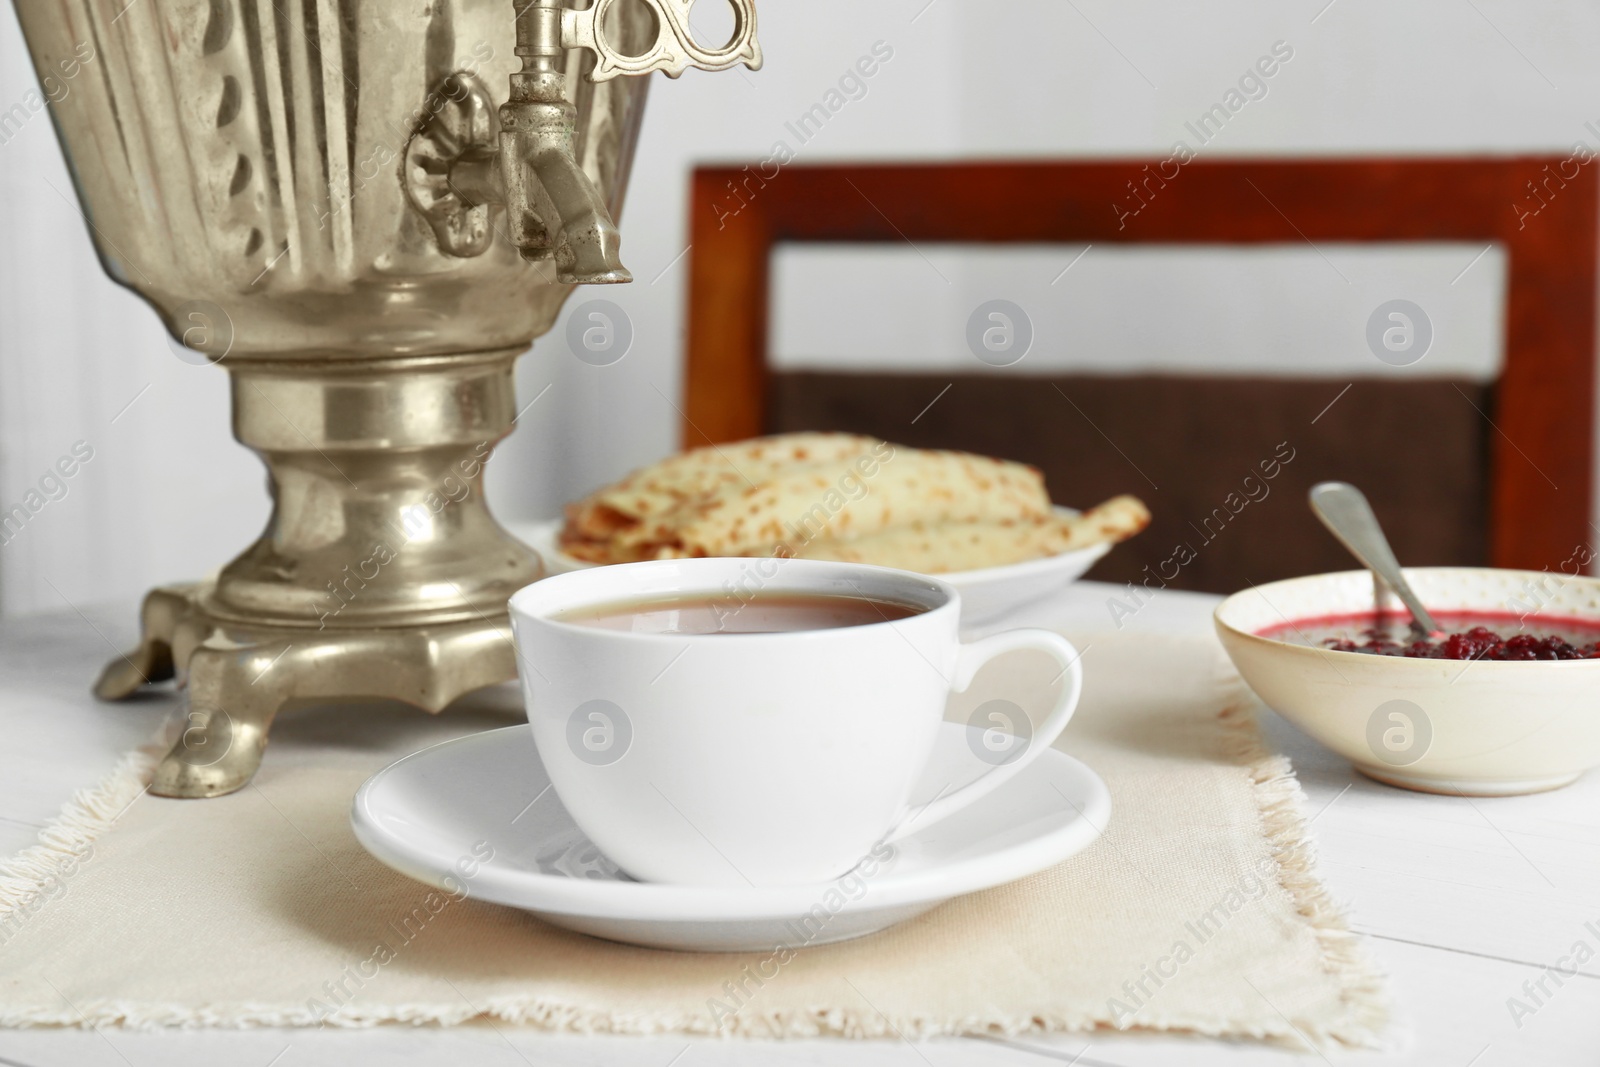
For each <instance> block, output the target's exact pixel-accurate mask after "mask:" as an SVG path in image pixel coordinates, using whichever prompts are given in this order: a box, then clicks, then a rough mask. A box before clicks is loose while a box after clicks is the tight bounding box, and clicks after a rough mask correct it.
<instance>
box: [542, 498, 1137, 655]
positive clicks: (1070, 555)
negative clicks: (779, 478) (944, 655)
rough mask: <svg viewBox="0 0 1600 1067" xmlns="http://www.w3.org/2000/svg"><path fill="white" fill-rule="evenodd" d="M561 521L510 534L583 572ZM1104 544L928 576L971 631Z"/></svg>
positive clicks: (1031, 599) (1093, 557)
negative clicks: (951, 596)
mask: <svg viewBox="0 0 1600 1067" xmlns="http://www.w3.org/2000/svg"><path fill="white" fill-rule="evenodd" d="M1054 511H1055V513H1056V514H1057V515H1060V516H1062V517H1064V518H1071V517H1072V516H1074V515H1077V514H1078V512H1077V511H1076V510H1075V509H1073V508H1062V507H1058V508H1055V509H1054ZM562 525H563V520H561V519H549V520H546V521H544V522H535V523H514V524H512V525H511V532H512V533H514V534H516V535H517V536H518V537H520V538H522V539H523V540H524V541H526V542H527V543H528V544H529V546H531V547H532V548H534V549H535V550H537V551H538V553H539V555H540V556H542V557H544V562H545V565H546V566H547V567H548V568H549V569H550V573H551V574H565V573H566V572H567V571H576V570H583V569H584V568H586V567H595V566H598V564H595V563H589V562H586V561H585V560H581V559H575V558H573V557H572V556H569V555H567V554H566V553H565V552H563V551H561V527H562ZM1111 548H1112V546H1111V543H1110V542H1102V543H1100V544H1097V545H1088V546H1087V547H1084V548H1077V549H1073V550H1072V551H1071V552H1062V553H1060V554H1058V555H1054V556H1044V557H1042V558H1040V559H1029V560H1023V561H1022V562H1021V563H1008V564H1006V565H1005V566H1003V567H984V568H982V569H981V570H974V571H952V572H950V573H947V574H936V575H934V577H936V578H939V579H941V580H943V581H946V582H949V583H950V584H951V585H953V586H955V587H956V589H957V590H958V591H960V593H961V625H962V628H963V629H969V630H970V629H973V628H975V627H980V626H985V625H987V624H989V623H991V622H995V621H996V620H998V619H999V618H1000V617H1001V616H1003V615H1005V614H1006V613H1008V612H1010V611H1014V610H1017V609H1019V608H1024V607H1027V606H1028V605H1030V604H1035V603H1037V602H1039V601H1041V600H1044V599H1045V598H1047V597H1051V596H1054V595H1055V594H1056V593H1059V592H1060V591H1061V590H1062V589H1065V588H1066V587H1067V586H1068V585H1070V584H1071V583H1073V582H1075V581H1077V580H1078V579H1079V578H1081V577H1083V574H1084V572H1085V571H1087V570H1088V569H1089V568H1090V567H1092V566H1094V565H1095V563H1096V562H1098V561H1099V559H1100V557H1101V556H1103V555H1105V554H1106V553H1107V552H1109V551H1111Z"/></svg>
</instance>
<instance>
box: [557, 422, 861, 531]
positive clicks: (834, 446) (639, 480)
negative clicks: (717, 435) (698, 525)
mask: <svg viewBox="0 0 1600 1067" xmlns="http://www.w3.org/2000/svg"><path fill="white" fill-rule="evenodd" d="M878 443H879V442H878V441H877V439H875V438H872V437H864V436H861V435H859V434H846V433H792V434H782V435H779V436H775V437H756V438H752V439H751V440H748V441H738V442H734V443H732V444H726V445H715V446H712V447H709V448H696V449H693V450H691V451H688V452H683V453H680V454H679V455H676V456H671V457H669V458H667V459H664V460H662V461H661V462H659V463H653V464H651V465H650V466H648V467H643V468H641V469H639V470H637V471H634V472H633V473H632V474H630V475H628V476H627V477H626V478H624V479H623V480H622V481H620V482H617V483H616V484H615V485H610V486H607V487H605V488H604V489H601V490H599V491H597V492H595V493H593V494H592V495H590V496H588V497H585V498H584V499H583V500H580V501H577V502H576V503H574V504H570V505H568V507H567V522H566V528H565V529H564V530H563V532H562V539H563V542H564V543H566V544H568V545H569V546H570V545H576V544H580V543H582V542H595V541H599V542H605V541H609V540H610V539H611V538H612V537H614V536H616V535H617V534H618V533H620V532H621V531H624V530H628V529H630V528H632V527H635V526H638V525H639V524H640V523H642V522H644V521H646V520H648V519H652V518H657V517H659V516H662V515H665V514H667V513H669V512H674V511H677V510H679V509H681V508H683V507H684V506H686V505H691V504H693V505H698V506H707V505H709V504H711V503H713V502H715V500H716V499H717V498H718V497H719V495H720V494H723V493H725V492H733V491H737V490H739V489H744V488H748V487H749V486H752V485H758V484H760V483H762V482H765V481H767V480H769V479H771V478H772V477H773V476H774V475H776V474H778V473H779V472H781V471H785V470H789V471H792V470H795V469H797V468H800V467H806V466H813V465H827V464H837V463H839V462H842V461H846V460H850V459H853V458H855V457H857V456H860V455H862V454H863V453H866V452H870V451H871V450H872V448H873V446H874V445H877V444H878ZM657 529H660V527H659V525H658V527H657ZM640 539H641V538H637V537H636V538H635V540H640Z"/></svg>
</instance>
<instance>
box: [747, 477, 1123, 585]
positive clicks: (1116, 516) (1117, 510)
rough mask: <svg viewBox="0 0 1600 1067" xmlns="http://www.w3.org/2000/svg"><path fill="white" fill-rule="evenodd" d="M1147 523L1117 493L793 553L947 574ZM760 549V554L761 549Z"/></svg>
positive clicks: (1113, 535)
mask: <svg viewBox="0 0 1600 1067" xmlns="http://www.w3.org/2000/svg"><path fill="white" fill-rule="evenodd" d="M1149 524H1150V512H1149V510H1148V509H1146V508H1145V506H1144V504H1143V503H1141V502H1140V501H1139V500H1138V499H1136V498H1134V497H1131V496H1119V497H1115V498H1113V499H1111V500H1108V501H1106V502H1105V503H1104V504H1101V505H1100V506H1098V507H1096V508H1093V509H1091V510H1090V511H1087V512H1085V513H1083V514H1082V515H1075V516H1062V515H1050V516H1048V517H1045V518H1030V519H1023V520H1021V521H1004V522H953V523H942V524H937V525H929V524H926V523H914V524H911V525H909V526H897V527H894V528H892V529H889V530H885V531H883V532H882V533H877V534H872V535H870V536H867V537H858V538H854V539H851V540H831V539H824V540H817V541H812V542H810V543H809V544H807V545H805V546H804V547H803V548H802V549H800V551H799V552H797V553H796V554H797V555H799V556H800V557H801V558H804V559H828V560H839V561H842V562H845V563H872V564H877V565H878V566H883V567H899V568H901V569H903V570H911V571H919V572H921V573H923V574H950V573H953V572H956V571H970V570H981V569H983V568H985V567H1001V566H1005V565H1006V564H1009V563H1021V562H1024V561H1026V560H1030V559H1041V558H1043V557H1045V556H1054V555H1059V554H1060V553H1063V552H1070V551H1072V550H1074V549H1079V548H1086V547H1088V546H1089V545H1094V544H1100V543H1101V542H1106V541H1109V542H1117V541H1123V540H1126V539H1127V538H1129V537H1132V536H1133V535H1134V534H1136V533H1138V532H1139V531H1140V530H1143V529H1144V528H1145V527H1146V526H1148V525H1149ZM763 554H765V553H763Z"/></svg>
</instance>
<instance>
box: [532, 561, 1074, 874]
mask: <svg viewBox="0 0 1600 1067" xmlns="http://www.w3.org/2000/svg"><path fill="white" fill-rule="evenodd" d="M774 593H776V594H802V595H803V594H813V595H815V594H823V595H835V596H850V597H865V598H870V599H873V600H879V601H889V602H892V603H897V604H903V605H909V606H912V607H914V608H916V609H918V613H917V614H914V615H911V616H910V617H908V618H904V619H900V620H898V621H893V622H878V623H868V624H865V625H860V626H844V627H835V628H831V629H813V630H797V631H787V632H782V633H743V634H740V633H733V634H694V635H684V634H660V633H641V632H631V631H624V630H615V629H602V628H600V627H596V626H585V625H579V624H576V623H572V622H562V621H559V620H557V619H554V618H552V616H554V615H559V614H561V613H564V612H571V611H574V610H578V609H585V608H595V607H603V606H605V605H609V604H616V603H619V602H626V601H630V600H641V599H656V598H670V597H677V596H687V597H695V596H700V597H713V598H721V599H720V603H721V604H724V605H726V606H727V608H728V609H729V610H735V609H737V608H738V607H739V605H740V604H741V603H742V602H744V601H745V600H747V599H748V598H749V597H750V596H753V595H761V594H774ZM960 614H961V599H960V596H959V594H957V593H956V591H955V590H954V589H953V588H951V587H950V586H949V585H947V584H946V583H944V582H941V581H937V580H935V579H932V578H928V577H926V576H924V575H919V574H913V573H910V572H908V571H898V570H891V569H888V568H885V567H868V566H863V565H860V564H851V563H831V562H824V561H818V560H780V559H689V560H661V561H656V562H649V563H632V564H620V565H616V566H610V567H597V568H594V569H592V570H582V571H573V572H570V573H567V574H560V575H556V576H554V577H551V578H546V579H545V580H544V581H541V582H537V583H535V584H533V585H530V586H528V587H526V588H524V589H522V590H520V591H518V592H517V594H516V595H515V596H513V597H512V598H511V622H512V627H513V628H514V630H515V632H516V642H517V650H518V656H519V663H518V668H519V671H520V674H521V677H522V684H523V691H524V694H525V696H526V699H527V705H528V719H529V721H530V722H531V723H532V725H533V735H534V740H535V742H536V744H537V745H538V749H539V755H540V758H541V759H542V760H543V762H544V767H545V770H546V771H547V772H548V773H549V775H550V781H551V783H552V784H553V785H554V786H555V791H556V794H557V795H558V796H559V797H560V800H561V803H562V804H564V805H565V806H566V808H567V811H568V812H569V813H570V814H571V815H572V818H573V820H574V821H575V822H576V823H577V824H578V826H579V828H580V829H582V830H583V832H584V833H585V834H587V835H588V837H589V839H590V840H591V841H593V842H594V843H595V844H596V845H598V846H599V848H600V849H601V851H602V852H604V853H605V854H606V855H607V856H608V857H609V858H610V859H611V860H612V861H613V862H615V863H616V864H617V865H618V866H619V867H621V868H622V869H623V870H624V871H626V872H627V873H628V874H630V875H632V876H633V877H635V878H639V879H642V880H645V881H653V882H671V883H680V884H691V885H750V886H773V885H793V884H803V883H809V882H818V881H823V880H826V879H829V878H832V877H834V876H837V875H840V874H843V873H844V872H846V871H848V870H850V869H851V868H852V867H854V866H855V865H856V864H857V863H858V862H859V861H860V860H862V859H863V857H865V856H866V855H867V854H868V852H869V851H871V850H872V849H873V847H874V846H875V845H876V844H877V843H879V842H880V841H884V840H893V839H894V838H895V837H897V836H899V835H902V834H905V833H906V832H908V831H911V830H914V831H921V830H924V829H926V828H927V827H928V826H930V825H932V824H933V823H935V822H937V821H939V820H940V819H943V818H945V817H946V816H948V815H950V814H952V813H954V812H956V811H959V810H960V809H961V808H963V807H965V806H967V805H968V804H970V803H971V802H972V801H974V800H976V799H977V798H979V797H981V796H983V795H984V794H986V793H988V792H990V791H991V790H993V789H994V788H995V787H997V786H999V785H1000V784H1001V783H1002V782H1004V781H1005V780H1006V779H1008V778H1010V777H1011V776H1013V775H1015V774H1016V773H1017V772H1018V771H1020V770H1021V769H1022V768H1023V767H1025V766H1027V765H1028V763H1029V762H1031V761H1032V760H1033V759H1034V758H1036V757H1037V756H1039V755H1040V754H1041V753H1043V752H1044V750H1045V749H1047V748H1048V747H1049V746H1050V745H1051V743H1052V742H1054V741H1055V739H1056V738H1057V736H1059V735H1060V733H1061V731H1062V729H1063V728H1064V727H1065V726H1066V725H1067V721H1068V720H1069V719H1070V718H1071V717H1072V712H1073V710H1074V709H1075V708H1076V706H1077V703H1078V694H1079V692H1080V690H1081V688H1082V683H1083V679H1082V672H1081V670H1080V668H1079V665H1078V653H1077V652H1076V650H1075V649H1074V648H1073V647H1072V645H1071V644H1070V643H1068V641H1067V640H1066V639H1065V638H1063V637H1061V636H1060V635H1058V634H1055V633H1051V632H1050V631H1048V630H1012V631H1008V632H1006V633H1001V634H997V635H995V636H992V637H988V638H985V639H983V640H981V641H976V642H973V643H971V644H966V645H963V644H962V643H961V642H960V640H959V638H958V637H957V624H958V621H959V619H960ZM1014 649H1037V650H1040V651H1043V652H1045V653H1048V654H1049V655H1051V656H1053V657H1055V658H1056V659H1057V660H1058V661H1059V662H1060V664H1061V671H1062V675H1063V676H1064V679H1065V680H1064V683H1063V684H1062V685H1061V686H1060V688H1059V695H1058V697H1057V698H1056V700H1055V703H1054V705H1053V706H1052V707H1051V709H1050V710H1049V712H1048V713H1047V714H1046V715H1045V716H1044V720H1043V721H1042V722H1041V723H1039V724H1038V726H1037V727H1036V728H1032V729H1031V730H1030V729H1029V728H1028V724H1027V723H1026V722H1024V723H1021V724H1016V725H1020V726H1021V727H1022V729H1018V730H1015V731H1014V733H1015V734H1016V736H1015V737H1008V738H1005V739H1002V743H1001V744H999V745H997V746H996V747H997V749H998V750H1004V749H1005V746H1006V745H1008V744H1009V745H1011V746H1012V747H1011V749H1010V751H1007V752H1006V754H1005V756H1004V758H994V759H987V760H986V761H985V762H987V763H989V764H991V765H992V769H989V770H987V771H986V772H985V773H984V774H983V775H982V776H981V777H978V778H976V779H975V780H973V781H971V782H970V783H968V784H964V785H958V786H956V787H955V788H953V789H951V790H950V791H949V792H946V793H944V794H943V795H940V796H938V797H936V798H935V799H934V800H932V801H931V802H930V803H928V804H926V805H922V806H919V807H917V808H916V809H915V810H913V809H912V807H911V805H910V804H909V803H908V801H909V798H910V795H911V791H912V788H913V787H914V786H915V784H916V783H917V780H918V777H919V775H920V774H921V773H922V771H923V770H924V768H925V766H926V764H927V762H928V760H929V757H930V755H931V753H932V750H933V746H934V741H935V739H936V737H937V736H938V733H939V729H940V724H941V722H942V721H943V718H944V711H945V702H946V700H947V698H948V697H949V695H950V693H951V691H952V690H955V691H963V690H965V689H966V688H967V686H968V685H969V684H970V683H971V681H972V679H973V676H974V675H976V674H977V672H978V670H979V668H981V667H982V666H983V665H984V664H985V663H986V662H988V661H989V660H990V659H991V658H993V657H994V656H996V655H999V654H1000V653H1002V652H1009V651H1012V650H1014ZM972 735H973V736H980V735H979V734H978V733H977V732H976V731H973V732H972ZM981 736H983V737H984V738H985V739H986V742H987V741H988V739H989V738H990V735H989V734H988V733H984V734H982V735H981ZM979 755H980V756H983V755H984V753H982V752H979Z"/></svg>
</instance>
